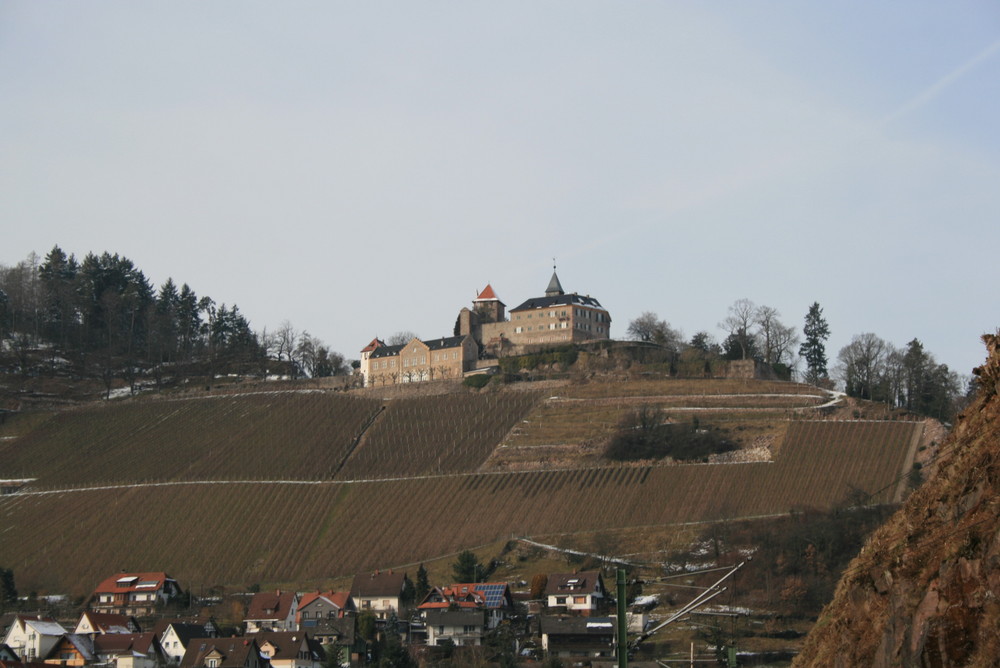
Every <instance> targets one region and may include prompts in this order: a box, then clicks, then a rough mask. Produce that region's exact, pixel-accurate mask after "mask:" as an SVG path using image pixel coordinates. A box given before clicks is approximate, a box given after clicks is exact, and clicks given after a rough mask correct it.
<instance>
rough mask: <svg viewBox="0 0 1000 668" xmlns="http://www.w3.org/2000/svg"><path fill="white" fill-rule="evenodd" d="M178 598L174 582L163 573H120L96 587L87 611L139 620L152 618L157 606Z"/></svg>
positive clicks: (178, 590)
mask: <svg viewBox="0 0 1000 668" xmlns="http://www.w3.org/2000/svg"><path fill="white" fill-rule="evenodd" d="M180 594H181V588H180V585H178V584H177V580H174V579H173V578H172V577H170V576H169V575H167V574H166V573H162V572H155V573H119V574H118V575H112V576H111V577H109V578H107V579H106V580H104V581H103V582H101V583H100V584H99V585H97V588H96V589H95V590H94V593H93V594H92V595H91V598H90V608H91V609H92V610H93V611H94V612H108V613H114V614H118V615H131V616H133V617H142V616H147V615H152V614H153V613H154V612H155V611H156V609H157V606H161V605H163V604H164V603H167V602H168V601H170V600H171V599H173V598H176V597H178V596H180Z"/></svg>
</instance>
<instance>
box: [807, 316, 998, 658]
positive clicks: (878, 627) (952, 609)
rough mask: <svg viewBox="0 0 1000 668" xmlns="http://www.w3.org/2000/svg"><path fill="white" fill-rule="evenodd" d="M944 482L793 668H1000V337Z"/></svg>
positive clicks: (947, 447)
mask: <svg viewBox="0 0 1000 668" xmlns="http://www.w3.org/2000/svg"><path fill="white" fill-rule="evenodd" d="M983 340H984V341H985V342H986V347H987V349H988V351H989V356H988V358H987V360H986V363H985V364H984V365H983V366H981V367H979V368H977V369H976V370H975V373H976V375H977V376H979V380H980V387H981V389H980V393H979V396H978V398H977V399H976V401H975V402H974V403H973V404H972V405H971V406H969V408H968V409H966V411H965V412H964V413H963V414H962V416H961V417H960V418H959V419H958V422H957V424H956V426H955V429H954V430H953V431H952V433H951V435H950V436H949V438H948V440H947V441H946V442H945V443H944V444H942V447H941V450H940V454H939V456H940V460H939V467H938V472H937V474H936V475H935V476H934V477H932V478H931V479H930V480H928V481H927V482H926V483H924V485H923V486H921V487H920V488H919V489H918V490H917V491H916V492H915V493H914V494H913V495H911V496H910V498H909V499H908V500H907V502H906V504H905V505H904V506H903V508H901V509H900V511H899V512H897V513H896V514H895V515H894V516H893V517H892V518H891V519H890V520H889V522H887V523H886V524H885V526H883V527H881V528H880V529H879V530H878V531H876V532H875V533H874V534H873V535H872V537H871V538H870V539H869V541H868V543H867V544H866V545H865V547H864V548H863V549H862V551H861V553H860V555H859V556H858V557H857V558H856V559H855V560H854V561H853V562H852V563H851V565H850V566H849V567H848V568H847V570H846V571H845V572H844V575H843V576H842V578H841V581H840V584H839V585H838V587H837V592H836V594H835V596H834V599H833V601H832V602H831V603H830V604H829V605H828V606H827V607H826V609H825V610H824V611H823V614H822V615H821V616H820V618H819V620H818V622H817V623H816V626H815V627H814V628H813V630H812V632H811V633H810V635H809V637H808V638H807V640H806V644H805V647H804V649H803V651H802V653H801V654H800V655H799V657H798V658H797V659H796V661H795V663H794V664H793V665H794V666H823V667H824V668H826V667H829V666H834V667H838V668H839V667H844V668H847V667H854V666H876V667H879V668H882V667H885V668H888V667H890V666H901V667H909V666H920V667H927V668H936V667H938V666H941V667H944V666H997V665H1000V396H998V394H1000V392H998V391H1000V336H992V335H987V336H984V337H983Z"/></svg>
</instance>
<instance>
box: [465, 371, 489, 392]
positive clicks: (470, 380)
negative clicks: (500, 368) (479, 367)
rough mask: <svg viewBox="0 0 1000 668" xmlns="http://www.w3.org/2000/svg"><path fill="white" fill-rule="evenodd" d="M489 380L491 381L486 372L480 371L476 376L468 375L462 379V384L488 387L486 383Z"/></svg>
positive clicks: (478, 388)
mask: <svg viewBox="0 0 1000 668" xmlns="http://www.w3.org/2000/svg"><path fill="white" fill-rule="evenodd" d="M489 382H490V377H489V376H487V375H486V374H485V373H478V374H476V375H474V376H466V377H465V379H464V380H463V381H462V385H465V386H466V387H472V388H475V389H477V390H480V389H482V388H484V387H486V385H487V384H488V383H489Z"/></svg>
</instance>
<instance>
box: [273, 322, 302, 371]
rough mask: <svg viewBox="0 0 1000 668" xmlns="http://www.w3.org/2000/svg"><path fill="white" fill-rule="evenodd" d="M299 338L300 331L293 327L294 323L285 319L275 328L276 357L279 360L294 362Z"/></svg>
mask: <svg viewBox="0 0 1000 668" xmlns="http://www.w3.org/2000/svg"><path fill="white" fill-rule="evenodd" d="M298 338H299V333H298V332H296V331H295V328H294V327H292V323H290V322H288V321H287V320H285V321H284V322H282V323H281V325H280V326H279V327H278V329H276V330H274V357H275V359H277V360H278V361H279V362H281V361H285V362H294V360H295V345H296V342H297V340H298Z"/></svg>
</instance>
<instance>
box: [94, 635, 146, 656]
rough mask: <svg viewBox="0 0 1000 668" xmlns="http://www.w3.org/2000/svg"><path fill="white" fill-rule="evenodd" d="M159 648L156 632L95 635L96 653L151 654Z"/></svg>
mask: <svg viewBox="0 0 1000 668" xmlns="http://www.w3.org/2000/svg"><path fill="white" fill-rule="evenodd" d="M158 650H159V645H158V643H157V640H156V634H155V633H153V632H152V631H150V632H149V633H105V634H103V635H99V636H94V653H95V654H115V655H118V654H141V655H143V656H149V654H151V653H152V652H156V651H158Z"/></svg>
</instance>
